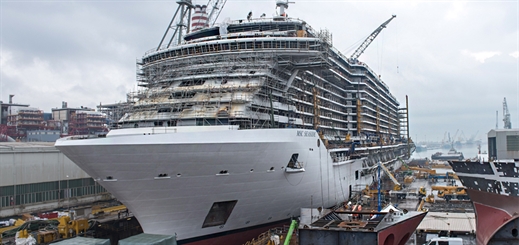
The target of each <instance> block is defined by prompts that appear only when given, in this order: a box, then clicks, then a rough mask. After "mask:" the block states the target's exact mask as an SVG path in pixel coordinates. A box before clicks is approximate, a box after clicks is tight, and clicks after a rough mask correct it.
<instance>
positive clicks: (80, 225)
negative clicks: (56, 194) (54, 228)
mask: <svg viewBox="0 0 519 245" xmlns="http://www.w3.org/2000/svg"><path fill="white" fill-rule="evenodd" d="M58 220H59V225H58V232H59V235H60V236H61V237H62V238H70V237H73V236H75V235H78V234H80V233H83V232H86V230H87V229H88V220H87V219H76V220H70V217H68V216H63V217H61V218H59V219H58Z"/></svg>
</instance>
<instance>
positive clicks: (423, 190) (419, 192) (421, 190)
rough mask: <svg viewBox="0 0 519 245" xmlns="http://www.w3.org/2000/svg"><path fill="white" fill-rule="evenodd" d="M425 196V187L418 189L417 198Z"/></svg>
mask: <svg viewBox="0 0 519 245" xmlns="http://www.w3.org/2000/svg"><path fill="white" fill-rule="evenodd" d="M425 196H427V190H425V187H423V186H422V187H420V189H418V197H419V198H421V197H425Z"/></svg>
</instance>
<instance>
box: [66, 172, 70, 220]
mask: <svg viewBox="0 0 519 245" xmlns="http://www.w3.org/2000/svg"><path fill="white" fill-rule="evenodd" d="M67 210H69V211H70V187H69V180H68V175H67Z"/></svg>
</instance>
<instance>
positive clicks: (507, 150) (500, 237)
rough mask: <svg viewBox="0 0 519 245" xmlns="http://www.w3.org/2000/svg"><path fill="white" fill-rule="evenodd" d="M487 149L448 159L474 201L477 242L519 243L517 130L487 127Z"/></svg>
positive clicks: (479, 244)
mask: <svg viewBox="0 0 519 245" xmlns="http://www.w3.org/2000/svg"><path fill="white" fill-rule="evenodd" d="M488 153H489V154H488V157H489V158H490V160H492V161H484V160H468V161H450V162H449V163H450V165H451V166H452V169H453V170H454V171H455V172H456V174H457V175H458V177H459V178H460V180H461V182H462V183H463V185H464V186H465V187H467V193H468V194H469V197H470V200H471V201H472V203H473V205H474V210H475V212H476V242H477V245H501V244H519V233H518V227H519V160H518V159H519V130H518V129H496V130H490V132H489V133H488Z"/></svg>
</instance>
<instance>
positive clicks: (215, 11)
mask: <svg viewBox="0 0 519 245" xmlns="http://www.w3.org/2000/svg"><path fill="white" fill-rule="evenodd" d="M211 2H213V4H212V5H211ZM226 2H227V0H214V1H212V0H209V2H208V3H207V6H212V9H211V12H210V13H209V16H207V22H206V23H205V24H206V26H213V25H214V23H215V22H216V20H217V19H218V16H219V15H220V12H222V9H223V7H224V6H225V3H226Z"/></svg>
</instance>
